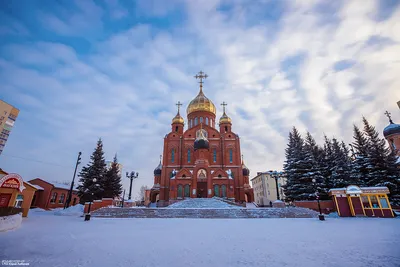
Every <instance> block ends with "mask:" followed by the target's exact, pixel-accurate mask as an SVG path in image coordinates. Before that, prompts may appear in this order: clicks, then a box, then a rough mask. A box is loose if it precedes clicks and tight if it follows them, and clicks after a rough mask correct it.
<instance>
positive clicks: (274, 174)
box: [269, 170, 282, 200]
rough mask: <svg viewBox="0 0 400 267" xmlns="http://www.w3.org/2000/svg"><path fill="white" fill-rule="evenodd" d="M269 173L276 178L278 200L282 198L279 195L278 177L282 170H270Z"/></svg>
mask: <svg viewBox="0 0 400 267" xmlns="http://www.w3.org/2000/svg"><path fill="white" fill-rule="evenodd" d="M269 174H270V175H271V176H272V177H273V178H274V179H275V184H276V198H277V200H281V198H280V196H279V188H278V179H279V177H280V176H281V174H282V173H281V172H278V171H272V170H271V171H269Z"/></svg>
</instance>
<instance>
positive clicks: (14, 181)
mask: <svg viewBox="0 0 400 267" xmlns="http://www.w3.org/2000/svg"><path fill="white" fill-rule="evenodd" d="M0 187H2V188H13V189H18V190H19V191H20V192H22V190H24V188H25V187H24V181H23V180H22V178H21V176H19V175H18V174H16V173H10V174H8V175H6V176H3V177H2V178H0Z"/></svg>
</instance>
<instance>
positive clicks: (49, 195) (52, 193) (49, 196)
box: [29, 178, 79, 210]
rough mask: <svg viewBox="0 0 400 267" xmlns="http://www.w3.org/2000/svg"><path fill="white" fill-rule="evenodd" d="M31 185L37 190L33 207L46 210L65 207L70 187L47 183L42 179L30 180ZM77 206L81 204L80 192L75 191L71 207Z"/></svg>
mask: <svg viewBox="0 0 400 267" xmlns="http://www.w3.org/2000/svg"><path fill="white" fill-rule="evenodd" d="M29 183H30V184H31V185H33V186H34V187H35V188H36V189H37V191H36V192H35V195H34V196H33V200H32V206H33V207H38V208H42V209H45V210H48V209H55V208H63V207H64V204H65V201H67V197H68V191H69V189H70V185H66V184H61V183H55V182H47V181H45V180H42V179H40V178H36V179H33V180H30V181H29ZM76 204H79V196H78V191H77V190H73V191H72V197H71V202H70V205H71V206H74V205H76Z"/></svg>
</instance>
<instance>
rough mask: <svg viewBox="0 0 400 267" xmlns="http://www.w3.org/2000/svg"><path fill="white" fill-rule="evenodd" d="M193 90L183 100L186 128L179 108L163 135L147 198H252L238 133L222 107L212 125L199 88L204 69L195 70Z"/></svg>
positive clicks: (211, 109)
mask: <svg viewBox="0 0 400 267" xmlns="http://www.w3.org/2000/svg"><path fill="white" fill-rule="evenodd" d="M195 78H196V79H198V80H199V81H200V82H199V83H200V91H199V93H198V95H197V96H196V97H195V98H194V99H193V100H192V101H191V102H190V104H189V105H188V107H187V109H186V112H187V120H186V124H187V128H186V129H185V120H184V119H183V118H182V117H181V115H180V106H181V105H182V104H180V102H178V103H177V106H178V113H177V114H176V116H175V117H174V118H173V119H172V124H171V132H170V133H168V134H167V135H166V136H165V138H164V151H163V157H162V159H163V160H162V164H161V162H160V164H159V166H158V167H157V168H156V169H155V170H154V186H153V187H152V189H151V191H150V200H151V202H157V206H160V207H162V206H166V205H169V204H171V203H173V202H176V201H178V200H181V199H184V198H211V197H214V196H217V197H221V198H227V199H230V200H234V201H236V202H245V201H246V202H250V201H253V198H254V196H253V189H252V188H250V185H249V174H250V171H249V169H248V168H247V167H246V166H245V165H244V162H243V161H242V159H241V156H240V155H241V153H240V140H239V136H238V135H237V134H236V133H234V132H232V120H231V119H230V118H229V117H228V115H227V114H226V112H225V106H226V104H225V103H222V104H221V105H223V114H222V116H221V118H220V119H219V123H218V126H219V131H218V129H217V127H218V126H217V127H216V124H217V123H216V108H215V105H214V104H213V102H212V101H211V100H210V99H208V98H207V97H206V96H205V94H204V92H203V81H204V79H205V78H207V74H204V73H203V72H202V71H200V72H199V73H198V74H197V75H196V76H195Z"/></svg>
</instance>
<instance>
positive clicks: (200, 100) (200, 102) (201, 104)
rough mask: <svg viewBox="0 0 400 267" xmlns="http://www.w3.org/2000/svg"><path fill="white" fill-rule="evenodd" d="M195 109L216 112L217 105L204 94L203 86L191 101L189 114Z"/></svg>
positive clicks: (187, 110)
mask: <svg viewBox="0 0 400 267" xmlns="http://www.w3.org/2000/svg"><path fill="white" fill-rule="evenodd" d="M195 111H208V112H211V113H214V115H215V114H216V108H215V105H214V104H213V102H212V101H211V100H210V99H208V98H207V97H206V96H205V95H204V93H203V90H202V88H201V87H200V92H199V94H198V95H197V96H196V97H195V98H194V99H193V100H192V101H190V103H189V106H188V107H187V109H186V112H187V114H188V115H189V114H190V113H192V112H195Z"/></svg>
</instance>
